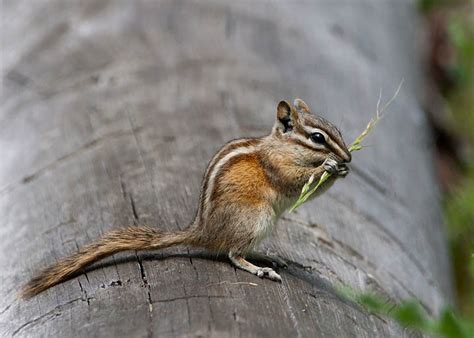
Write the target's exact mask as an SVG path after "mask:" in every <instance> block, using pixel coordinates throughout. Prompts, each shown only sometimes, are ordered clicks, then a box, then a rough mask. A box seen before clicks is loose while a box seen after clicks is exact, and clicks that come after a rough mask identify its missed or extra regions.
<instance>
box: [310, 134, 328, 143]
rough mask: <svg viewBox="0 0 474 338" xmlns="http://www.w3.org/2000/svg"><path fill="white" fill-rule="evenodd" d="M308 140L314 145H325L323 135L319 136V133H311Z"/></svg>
mask: <svg viewBox="0 0 474 338" xmlns="http://www.w3.org/2000/svg"><path fill="white" fill-rule="evenodd" d="M309 138H310V139H311V141H313V142H314V143H321V144H324V143H326V139H325V138H324V135H323V134H321V133H312V134H311V135H310V136H309Z"/></svg>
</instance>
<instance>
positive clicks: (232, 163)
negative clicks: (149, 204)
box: [20, 99, 351, 298]
mask: <svg viewBox="0 0 474 338" xmlns="http://www.w3.org/2000/svg"><path fill="white" fill-rule="evenodd" d="M350 161H351V154H350V152H349V151H348V149H347V146H346V144H345V143H344V140H343V138H342V136H341V133H340V131H339V130H338V129H337V128H336V127H335V126H334V125H333V124H331V123H330V122H328V121H326V120H325V119H323V118H321V117H319V116H316V115H314V114H312V113H311V112H310V109H309V107H308V105H307V104H306V103H304V102H303V101H302V100H301V99H296V100H295V101H294V104H293V106H292V105H290V104H289V103H288V102H287V101H281V102H279V103H278V106H277V110H276V122H275V124H274V127H273V129H272V132H271V133H270V135H268V136H264V137H261V138H245V139H237V140H234V141H231V142H229V143H227V144H226V145H224V146H223V147H222V148H221V149H220V150H219V151H218V152H217V154H215V155H214V157H213V158H212V159H211V161H210V162H209V165H208V167H207V169H206V172H205V175H204V178H203V182H202V187H201V195H200V199H199V206H198V210H197V213H196V216H195V219H194V221H193V222H192V223H191V224H190V225H189V226H188V227H187V228H186V229H185V230H182V231H174V232H164V231H161V230H159V229H156V228H151V227H147V226H136V227H130V228H125V229H121V230H114V231H111V232H109V233H107V234H105V235H104V236H103V237H102V238H100V239H98V240H97V241H96V242H93V243H91V244H89V245H86V246H84V247H83V248H82V249H80V250H79V251H78V252H76V253H75V254H73V255H71V256H69V257H66V258H63V259H61V260H59V261H58V262H57V263H56V264H54V265H52V266H50V267H48V268H46V269H45V270H43V271H41V272H40V273H39V274H38V275H37V276H36V277H34V278H33V279H31V280H30V281H29V282H28V283H27V284H26V285H25V286H24V287H23V289H22V290H21V292H20V294H21V296H22V297H24V298H29V297H32V296H34V295H37V294H38V293H40V292H42V291H44V290H46V289H48V288H50V287H52V286H54V285H56V284H58V283H61V282H63V281H65V280H67V279H68V278H70V277H72V276H74V275H76V274H77V273H78V272H80V271H81V270H82V269H83V268H85V267H87V266H89V265H91V264H92V263H95V262H97V261H98V260H100V259H102V258H105V257H107V256H110V255H113V254H115V253H117V252H121V251H126V250H154V249H163V248H167V247H170V246H173V245H178V244H184V245H188V246H194V247H202V248H205V249H207V250H209V251H211V252H215V253H225V254H227V255H228V257H229V259H230V261H231V262H232V263H233V264H234V265H235V266H236V267H238V268H240V269H242V270H245V271H248V272H250V273H252V274H254V275H257V276H258V277H261V278H268V279H271V280H274V281H281V277H280V275H279V274H278V273H277V272H275V270H274V269H272V268H270V267H259V266H256V265H254V264H252V263H250V262H248V261H247V260H246V259H245V258H246V256H247V255H248V254H249V253H250V252H251V250H252V249H253V248H255V247H256V246H257V245H258V244H259V243H260V242H261V241H262V239H264V238H265V237H266V236H267V235H268V234H269V233H270V232H271V231H272V229H273V228H274V226H275V223H276V221H277V219H278V218H279V216H280V215H281V214H282V213H283V212H284V211H285V210H286V209H287V208H288V207H289V206H290V205H291V204H292V203H294V202H295V200H296V198H297V197H298V196H299V193H300V191H301V189H302V187H303V185H304V184H305V183H306V182H307V181H308V179H309V178H310V177H311V176H312V175H314V179H315V181H316V182H317V180H319V178H320V177H321V175H322V174H323V173H324V172H325V171H328V172H330V173H332V174H333V176H332V178H331V179H329V180H328V181H327V182H325V183H324V184H325V187H324V188H325V189H327V188H328V187H329V186H330V185H331V184H332V183H333V182H334V178H336V177H338V176H345V175H346V174H347V173H348V167H347V166H346V163H348V162H350ZM325 189H320V193H321V192H322V191H323V190H325Z"/></svg>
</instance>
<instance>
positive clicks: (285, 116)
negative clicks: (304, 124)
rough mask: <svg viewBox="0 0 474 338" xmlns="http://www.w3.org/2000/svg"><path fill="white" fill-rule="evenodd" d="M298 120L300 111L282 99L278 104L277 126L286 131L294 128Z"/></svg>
mask: <svg viewBox="0 0 474 338" xmlns="http://www.w3.org/2000/svg"><path fill="white" fill-rule="evenodd" d="M297 122H298V113H297V112H296V111H295V110H294V109H293V107H292V106H291V105H290V104H289V103H288V102H286V101H280V102H279V103H278V106H277V121H276V127H277V129H280V130H281V131H282V132H284V133H286V132H287V131H290V130H292V129H293V127H294V125H295V124H296V123H297Z"/></svg>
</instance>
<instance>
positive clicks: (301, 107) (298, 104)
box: [293, 99, 311, 113]
mask: <svg viewBox="0 0 474 338" xmlns="http://www.w3.org/2000/svg"><path fill="white" fill-rule="evenodd" d="M293 105H294V106H295V109H296V110H298V111H302V112H303V113H311V111H310V110H309V107H308V105H307V104H306V103H305V102H304V101H303V100H302V99H295V101H294V102H293Z"/></svg>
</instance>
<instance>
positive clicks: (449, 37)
mask: <svg viewBox="0 0 474 338" xmlns="http://www.w3.org/2000/svg"><path fill="white" fill-rule="evenodd" d="M419 4H420V10H421V11H422V13H423V15H424V16H425V18H426V20H427V22H428V27H429V41H430V55H429V62H430V65H429V67H430V69H429V70H430V72H429V73H430V76H431V77H432V80H433V88H432V93H431V95H430V97H431V98H433V97H434V96H438V98H437V99H436V100H434V102H436V106H432V107H428V113H429V114H430V116H431V118H432V121H433V125H434V127H435V131H436V136H437V145H438V147H437V149H438V154H437V162H438V172H439V174H440V179H441V184H442V188H443V197H444V207H445V211H446V212H445V215H446V224H447V232H448V236H449V242H450V243H449V244H450V248H451V256H452V260H453V269H454V276H455V285H456V291H457V306H458V308H459V311H460V315H461V316H462V317H464V318H466V319H468V320H470V321H474V0H422V1H420V3H419ZM432 102H433V101H432Z"/></svg>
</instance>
